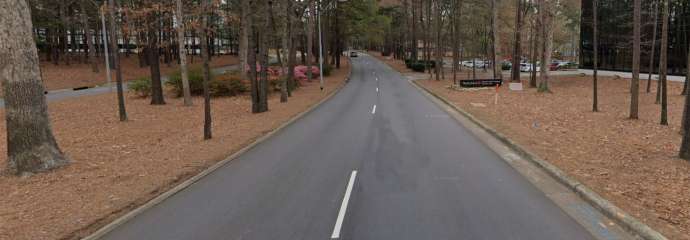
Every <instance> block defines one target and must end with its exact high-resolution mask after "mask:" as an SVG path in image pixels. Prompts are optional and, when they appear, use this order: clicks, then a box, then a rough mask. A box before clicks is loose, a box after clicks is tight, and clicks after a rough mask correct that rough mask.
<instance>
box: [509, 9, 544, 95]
mask: <svg viewBox="0 0 690 240" xmlns="http://www.w3.org/2000/svg"><path fill="white" fill-rule="evenodd" d="M536 28H537V27H536V24H535V22H534V21H531V22H530V33H529V36H530V37H529V38H530V64H532V69H530V72H529V87H530V88H536V87H537V68H536V67H535V66H537V49H538V48H539V37H537V36H535V35H536V34H535V29H536ZM513 67H515V65H513ZM517 68H518V76H519V75H520V73H519V72H520V65H517Z"/></svg>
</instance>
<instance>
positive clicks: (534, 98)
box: [420, 74, 690, 239]
mask: <svg viewBox="0 0 690 240" xmlns="http://www.w3.org/2000/svg"><path fill="white" fill-rule="evenodd" d="M461 76H464V75H462V74H461ZM420 83H422V84H423V85H424V86H426V87H427V88H429V89H431V90H432V91H434V92H435V93H437V94H440V95H441V96H444V97H446V98H447V99H449V100H450V101H452V102H453V103H454V104H455V105H457V106H458V107H460V108H462V109H464V110H466V111H468V112H470V113H471V114H473V115H475V116H476V117H478V118H479V119H481V120H482V121H484V122H486V123H487V124H489V125H491V126H492V127H494V128H495V129H497V130H498V131H499V132H501V133H503V134H505V135H506V136H507V137H509V138H511V139H513V140H515V141H516V142H517V143H518V144H520V145H521V146H523V147H526V148H527V149H529V150H531V151H533V152H534V153H536V154H537V155H539V156H540V157H542V158H544V159H545V160H547V161H549V162H551V163H552V164H554V165H556V166H557V167H559V168H560V169H562V170H564V171H566V172H567V173H569V174H570V175H572V176H574V177H575V178H577V179H578V180H580V181H582V182H583V183H584V184H586V185H587V186H588V187H590V188H592V189H593V190H594V191H596V192H597V193H599V194H601V195H602V196H604V197H605V198H607V199H609V200H610V201H612V202H613V203H614V204H616V205H617V206H619V207H621V208H623V209H624V210H626V211H628V212H629V213H630V214H632V215H634V216H635V217H637V218H638V219H640V220H641V221H643V222H645V223H647V224H649V225H650V226H652V227H653V228H655V229H657V230H659V231H661V232H662V233H663V234H664V235H666V236H667V237H669V238H671V239H690V194H689V193H690V162H688V161H684V160H681V159H679V158H678V157H677V154H678V149H679V147H680V142H681V135H680V134H679V132H680V120H681V117H682V114H683V110H682V107H683V102H684V99H685V97H684V96H680V94H679V93H680V92H681V89H682V83H675V82H673V83H669V121H670V124H671V125H670V126H661V125H659V118H660V105H657V104H654V100H655V93H654V92H652V93H645V92H644V90H642V91H641V93H640V109H639V112H640V119H639V120H630V119H628V111H629V98H630V92H629V80H628V79H615V78H602V79H601V80H600V83H599V103H600V105H599V109H600V112H597V113H593V112H592V111H591V109H592V100H591V98H592V97H591V96H592V80H591V77H584V76H562V77H554V78H553V79H552V81H550V86H551V91H552V92H551V93H538V92H536V90H535V89H526V90H525V91H522V92H513V91H510V90H508V89H507V87H502V88H501V89H500V90H499V104H498V105H495V104H494V96H495V91H494V90H493V89H487V90H480V91H458V90H453V89H451V88H449V86H450V85H451V81H449V80H443V81H434V80H423V81H420ZM645 83H646V82H645V81H642V82H641V85H642V86H644V84H645ZM653 83H655V82H653ZM525 86H527V83H526V82H525ZM642 86H641V88H642V89H644V87H642ZM653 89H654V88H653Z"/></svg>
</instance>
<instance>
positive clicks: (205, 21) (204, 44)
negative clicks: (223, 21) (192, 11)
mask: <svg viewBox="0 0 690 240" xmlns="http://www.w3.org/2000/svg"><path fill="white" fill-rule="evenodd" d="M209 1H211V0H201V58H202V61H203V64H204V69H203V74H204V76H203V77H204V80H203V84H202V85H203V88H204V140H208V139H211V137H212V136H213V135H212V133H211V90H210V89H209V83H210V82H211V67H210V66H209V62H210V61H211V57H210V56H209V51H208V35H209V33H210V32H211V31H210V30H209V14H210V13H209V12H210V6H209V4H210V2H209Z"/></svg>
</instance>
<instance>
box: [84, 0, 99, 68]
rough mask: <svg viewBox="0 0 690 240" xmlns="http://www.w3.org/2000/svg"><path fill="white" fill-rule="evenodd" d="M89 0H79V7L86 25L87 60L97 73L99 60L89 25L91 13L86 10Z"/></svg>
mask: <svg viewBox="0 0 690 240" xmlns="http://www.w3.org/2000/svg"><path fill="white" fill-rule="evenodd" d="M87 1H88V0H81V1H79V8H80V10H81V22H82V25H83V27H84V36H85V37H86V40H85V41H84V42H85V43H86V46H87V49H88V50H87V51H86V56H87V58H86V59H87V61H88V62H89V63H90V64H91V71H93V72H95V73H97V72H98V71H99V70H98V60H96V46H95V45H96V44H95V43H94V42H93V37H92V35H91V28H90V27H89V15H88V14H87V12H86V4H87V3H88V2H87Z"/></svg>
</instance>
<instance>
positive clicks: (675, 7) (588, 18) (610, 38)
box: [580, 0, 690, 75]
mask: <svg viewBox="0 0 690 240" xmlns="http://www.w3.org/2000/svg"><path fill="white" fill-rule="evenodd" d="M657 1H658V0H642V29H641V33H642V34H641V38H642V56H641V66H640V69H641V71H642V72H648V71H649V60H650V58H651V56H650V55H651V49H652V48H651V47H652V46H651V45H652V39H653V35H654V34H653V33H654V30H653V29H654V12H655V7H656V5H657V4H655V3H656V2H657ZM670 2H671V6H670V9H671V15H670V18H669V23H670V25H669V47H668V53H669V59H668V60H669V61H668V68H669V69H668V70H669V74H671V75H683V74H685V71H687V70H686V68H687V67H686V66H687V59H688V58H687V53H688V35H689V34H690V1H688V0H670ZM662 11H663V9H662V8H661V6H659V10H658V14H659V15H658V19H657V20H658V21H657V24H658V25H657V34H656V37H657V40H656V52H655V55H656V56H654V60H655V61H654V66H655V69H654V72H655V73H656V72H658V67H659V47H660V46H661V43H660V40H661V23H662ZM580 34H581V38H580V39H581V40H580V48H581V55H580V67H581V68H584V69H592V66H593V58H592V57H593V53H594V51H593V49H594V48H593V46H592V40H593V39H592V0H582V21H581V30H580ZM632 40H633V0H599V69H601V70H611V71H625V72H631V71H632V59H633V57H632V52H633V47H632V42H633V41H632Z"/></svg>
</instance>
